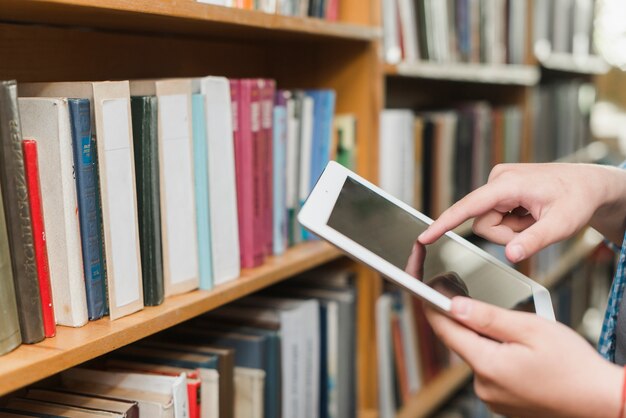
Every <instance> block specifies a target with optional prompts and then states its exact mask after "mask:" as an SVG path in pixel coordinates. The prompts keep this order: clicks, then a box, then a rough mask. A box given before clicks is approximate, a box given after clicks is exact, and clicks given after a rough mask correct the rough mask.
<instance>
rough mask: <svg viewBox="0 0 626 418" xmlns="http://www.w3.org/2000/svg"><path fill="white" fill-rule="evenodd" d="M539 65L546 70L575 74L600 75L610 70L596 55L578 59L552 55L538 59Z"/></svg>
mask: <svg viewBox="0 0 626 418" xmlns="http://www.w3.org/2000/svg"><path fill="white" fill-rule="evenodd" d="M539 63H540V64H541V66H542V67H544V68H546V69H548V70H552V71H562V72H567V73H576V74H588V75H602V74H606V73H608V72H609V70H610V69H611V66H610V65H609V64H608V63H607V62H606V61H605V60H604V59H602V57H599V56H597V55H588V56H580V57H578V56H575V55H573V54H563V53H552V54H550V55H548V56H546V57H543V58H539Z"/></svg>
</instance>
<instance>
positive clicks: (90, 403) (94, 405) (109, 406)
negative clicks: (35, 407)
mask: <svg viewBox="0 0 626 418" xmlns="http://www.w3.org/2000/svg"><path fill="white" fill-rule="evenodd" d="M24 398H26V399H32V400H37V401H43V402H49V403H54V404H60V405H67V406H75V407H79V408H86V409H90V410H94V411H103V412H112V413H116V414H120V416H121V417H123V418H139V407H138V406H137V402H132V401H125V400H122V399H113V398H103V397H95V396H85V395H77V394H74V393H71V392H64V391H60V390H50V389H37V388H32V389H28V392H26V394H25V395H24Z"/></svg>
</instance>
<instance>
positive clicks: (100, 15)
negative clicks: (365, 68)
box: [0, 0, 382, 41]
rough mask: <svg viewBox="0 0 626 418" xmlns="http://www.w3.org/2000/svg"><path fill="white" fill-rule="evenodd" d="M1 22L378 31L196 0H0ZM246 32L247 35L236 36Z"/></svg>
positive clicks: (217, 30)
mask: <svg viewBox="0 0 626 418" xmlns="http://www.w3.org/2000/svg"><path fill="white" fill-rule="evenodd" d="M0 21H12V22H26V23H41V24H52V25H70V26H79V27H93V28H100V29H106V30H120V29H123V30H129V31H149V32H154V33H159V34H163V33H182V34H192V35H216V34H217V35H220V36H222V37H224V36H225V37H229V36H234V37H237V38H241V37H245V38H250V35H255V36H254V38H251V39H258V38H260V37H261V38H262V37H263V36H265V37H267V38H271V39H276V38H278V37H280V34H281V33H282V34H283V35H285V38H288V37H289V36H293V35H299V36H300V37H302V36H304V37H309V38H315V37H330V38H340V39H345V40H354V41H373V40H376V39H379V38H380V37H381V36H382V35H381V34H382V30H381V29H380V28H378V27H374V26H366V25H359V24H352V23H341V22H329V21H326V20H323V19H317V18H308V17H294V16H283V15H278V14H269V13H264V12H261V11H255V10H242V9H237V8H230V7H224V6H215V5H210V4H205V3H200V2H197V1H195V0H178V1H176V2H170V1H154V0H135V1H127V0H0ZM238 31H243V32H244V33H237V32H238Z"/></svg>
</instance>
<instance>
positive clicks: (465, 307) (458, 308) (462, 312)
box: [452, 298, 472, 319]
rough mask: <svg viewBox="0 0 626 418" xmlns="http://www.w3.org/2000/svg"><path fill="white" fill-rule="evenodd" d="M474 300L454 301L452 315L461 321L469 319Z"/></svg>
mask: <svg viewBox="0 0 626 418" xmlns="http://www.w3.org/2000/svg"><path fill="white" fill-rule="evenodd" d="M471 308H472V300H471V299H467V298H454V299H452V314H453V315H454V316H456V317H457V318H460V319H467V318H469V314H470V310H471Z"/></svg>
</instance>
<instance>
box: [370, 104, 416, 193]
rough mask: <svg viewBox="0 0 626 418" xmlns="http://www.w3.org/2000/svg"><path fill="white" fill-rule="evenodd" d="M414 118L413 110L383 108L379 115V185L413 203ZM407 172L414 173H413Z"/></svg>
mask: <svg viewBox="0 0 626 418" xmlns="http://www.w3.org/2000/svg"><path fill="white" fill-rule="evenodd" d="M413 129H414V119H413V113H412V112H411V111H410V110H390V109H387V110H384V111H383V112H382V114H381V119H380V145H379V160H380V185H381V187H382V188H383V189H384V190H385V191H387V192H388V193H391V194H392V195H393V196H395V197H397V198H399V199H400V200H402V201H404V202H405V203H408V204H409V205H412V204H413V201H414V198H415V197H414V195H413V193H414V190H415V186H414V184H413V180H414V176H413V172H414V170H415V161H414V159H413V155H414V146H415V145H414V134H413ZM406 173H411V175H410V177H409V176H407V175H406Z"/></svg>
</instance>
